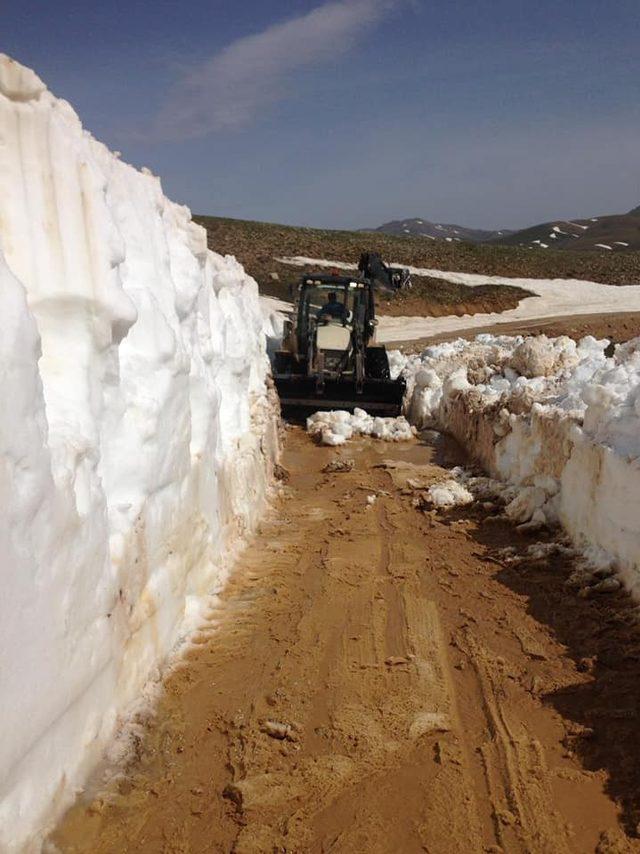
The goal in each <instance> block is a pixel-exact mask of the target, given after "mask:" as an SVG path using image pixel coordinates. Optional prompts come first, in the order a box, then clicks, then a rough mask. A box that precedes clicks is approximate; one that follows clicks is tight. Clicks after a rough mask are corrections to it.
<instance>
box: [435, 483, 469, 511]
mask: <svg viewBox="0 0 640 854" xmlns="http://www.w3.org/2000/svg"><path fill="white" fill-rule="evenodd" d="M427 496H428V499H429V501H430V503H431V504H432V505H433V506H434V507H438V508H441V509H446V510H448V509H450V508H451V507H463V506H465V505H466V504H471V503H472V501H473V495H472V494H471V493H470V492H469V490H468V489H467V488H466V486H464V485H463V484H461V483H460V482H459V481H457V480H453V479H450V480H444V481H442V483H434V484H433V485H432V486H430V487H429V489H428V490H427Z"/></svg>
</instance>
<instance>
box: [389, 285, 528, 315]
mask: <svg viewBox="0 0 640 854" xmlns="http://www.w3.org/2000/svg"><path fill="white" fill-rule="evenodd" d="M413 281H414V285H413V287H412V288H411V290H409V291H406V292H403V293H399V294H397V296H395V297H394V298H392V299H388V298H385V297H384V296H382V295H380V296H379V297H378V301H377V314H378V315H380V316H383V315H388V316H390V317H449V316H451V315H455V316H456V317H463V316H464V315H473V314H482V313H486V314H491V313H495V312H502V311H509V310H510V309H512V308H517V306H518V304H519V302H520V300H522V299H524V298H525V297H528V296H532V294H531V293H530V292H529V291H526V290H524V289H523V288H514V287H511V286H510V285H481V286H480V287H473V288H472V287H469V286H468V285H459V284H455V283H453V282H446V281H444V280H443V279H431V278H426V277H424V278H423V277H420V278H418V277H414V280H413Z"/></svg>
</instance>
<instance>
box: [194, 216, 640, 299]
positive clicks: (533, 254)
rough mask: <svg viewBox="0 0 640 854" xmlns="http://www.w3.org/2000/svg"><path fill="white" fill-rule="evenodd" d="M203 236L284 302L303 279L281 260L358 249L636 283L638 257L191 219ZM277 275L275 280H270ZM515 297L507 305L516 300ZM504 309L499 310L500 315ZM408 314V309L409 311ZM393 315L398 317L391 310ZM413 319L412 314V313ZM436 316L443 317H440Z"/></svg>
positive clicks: (472, 266) (421, 289)
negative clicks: (238, 262) (203, 233)
mask: <svg viewBox="0 0 640 854" xmlns="http://www.w3.org/2000/svg"><path fill="white" fill-rule="evenodd" d="M194 219H195V220H196V221H198V222H200V223H201V224H202V225H204V226H205V227H206V229H207V232H208V240H209V246H210V247H211V249H214V250H215V251H216V252H220V253H222V254H223V255H225V254H229V255H235V256H236V258H238V260H239V261H240V262H241V263H242V264H243V265H244V266H245V268H246V269H247V271H248V272H249V273H250V274H251V275H252V276H253V277H254V278H255V279H256V280H257V282H258V284H259V286H260V290H261V292H262V293H265V294H269V295H272V296H278V297H281V298H285V299H286V298H287V297H288V294H289V286H290V285H291V284H293V283H294V282H296V281H297V279H298V278H299V276H300V274H301V272H302V271H301V270H300V269H299V268H298V269H296V268H293V267H288V266H285V265H283V264H278V263H277V262H276V261H275V260H274V258H275V257H279V256H283V255H305V256H308V257H311V258H327V259H332V260H336V261H353V262H357V260H358V258H359V256H360V253H361V252H362V251H363V250H372V251H376V252H379V253H380V254H381V255H382V257H383V258H384V259H385V261H387V262H397V263H400V264H407V265H412V266H416V267H430V268H433V269H439V270H455V271H459V272H466V273H481V274H482V273H484V274H486V275H499V276H519V277H526V278H575V279H590V280H592V281H597V282H607V283H609V284H640V252H627V253H615V254H614V253H607V254H606V255H599V254H598V255H596V254H593V253H579V252H560V251H554V250H552V249H549V250H545V251H535V250H530V249H521V248H519V247H511V246H495V245H486V244H472V243H457V244H449V243H446V242H444V241H437V242H436V241H433V240H425V239H424V238H420V237H395V236H392V235H387V234H380V233H369V232H355V231H353V232H352V231H329V230H322V229H314V228H295V227H292V226H286V225H275V224H272V223H262V222H250V221H245V220H236V219H226V218H222V217H210V216H194ZM272 273H277V274H278V277H279V279H278V281H274V280H273V279H272V278H271V275H270V274H272ZM416 285H417V287H416V291H417V293H416V295H415V296H416V297H418V296H419V297H421V298H424V299H425V300H426V301H427V303H434V304H439V305H441V306H444V305H451V306H457V305H458V304H460V303H464V304H465V305H466V306H467V308H471V309H472V310H473V306H474V305H477V308H475V310H486V307H487V305H489V304H494V303H493V300H494V299H495V300H496V303H495V304H496V307H497V301H498V300H499V299H503V300H504V297H505V296H506V295H505V294H504V293H503V295H502V297H499V296H498V295H499V289H494V288H492V287H489V288H488V289H485V290H484V292H477V291H476V292H474V289H470V288H465V287H463V286H453V287H452V286H451V285H450V284H448V283H443V282H440V281H439V280H434V279H429V280H426V279H424V280H422V281H421V280H418V281H417V283H416ZM517 298H518V293H517V291H515V292H512V294H511V296H510V299H511V300H517ZM504 307H505V306H504V305H503V306H501V310H503V309H504ZM407 308H408V306H407ZM414 308H415V307H414ZM394 313H396V312H395V311H394ZM411 313H416V312H415V311H412V312H411ZM439 313H440V312H439Z"/></svg>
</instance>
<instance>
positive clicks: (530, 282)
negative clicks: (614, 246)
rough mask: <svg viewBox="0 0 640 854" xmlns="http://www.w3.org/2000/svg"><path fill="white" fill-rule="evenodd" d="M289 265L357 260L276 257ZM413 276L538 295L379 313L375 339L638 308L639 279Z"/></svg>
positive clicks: (421, 272)
mask: <svg viewBox="0 0 640 854" xmlns="http://www.w3.org/2000/svg"><path fill="white" fill-rule="evenodd" d="M277 260H278V261H280V262H281V263H284V264H291V265H293V266H307V265H310V266H315V267H335V268H337V269H342V270H355V269H357V267H356V265H355V264H348V263H345V262H342V261H327V260H325V259H323V258H304V257H301V256H294V257H289V258H278V259H277ZM408 269H409V271H410V272H411V274H412V275H415V276H429V277H431V278H435V279H443V280H445V281H448V282H453V283H455V284H460V285H467V286H468V287H472V288H473V287H479V286H480V285H512V286H514V287H518V288H523V289H524V290H527V291H530V292H531V293H533V294H536V296H532V297H525V298H524V299H522V300H520V303H519V304H518V306H517V307H516V308H512V309H509V310H508V311H503V312H497V313H491V314H473V315H462V316H458V315H451V316H449V317H384V316H383V317H380V318H379V325H378V328H377V336H376V337H377V339H378V341H380V342H381V343H385V342H389V341H413V340H415V339H417V338H427V337H429V336H430V335H438V334H440V333H443V332H456V331H458V330H460V329H481V328H482V327H486V326H494V325H495V324H496V323H509V322H514V321H520V322H522V321H532V320H542V319H544V318H547V317H566V316H572V315H575V314H606V313H607V312H617V311H640V281H639V282H638V284H629V285H603V284H600V283H598V282H588V281H582V280H580V279H522V278H509V277H506V276H485V275H482V274H479V273H454V272H447V271H444V270H432V269H427V268H423V267H409V268H408Z"/></svg>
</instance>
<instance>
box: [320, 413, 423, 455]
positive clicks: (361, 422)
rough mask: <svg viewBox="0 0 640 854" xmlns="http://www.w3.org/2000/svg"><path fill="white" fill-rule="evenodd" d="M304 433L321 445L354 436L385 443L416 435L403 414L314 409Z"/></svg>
mask: <svg viewBox="0 0 640 854" xmlns="http://www.w3.org/2000/svg"><path fill="white" fill-rule="evenodd" d="M307 432H308V433H309V435H310V436H313V437H314V438H317V439H318V440H319V441H320V442H321V444H323V445H333V446H336V445H343V444H344V443H345V442H346V441H348V440H349V439H351V438H353V437H354V436H373V438H374V439H382V440H383V441H385V442H406V441H409V440H410V439H412V438H413V437H414V435H415V430H414V429H413V428H412V427H411V425H410V424H409V422H408V421H407V419H406V418H405V417H404V416H402V415H401V416H399V417H398V418H381V417H379V416H373V415H368V414H367V413H366V412H365V411H364V409H358V408H357V407H356V408H355V409H354V411H353V414H351V413H350V412H345V411H344V410H340V409H338V410H333V411H331V412H316V413H315V414H314V415H310V416H309V418H307Z"/></svg>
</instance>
